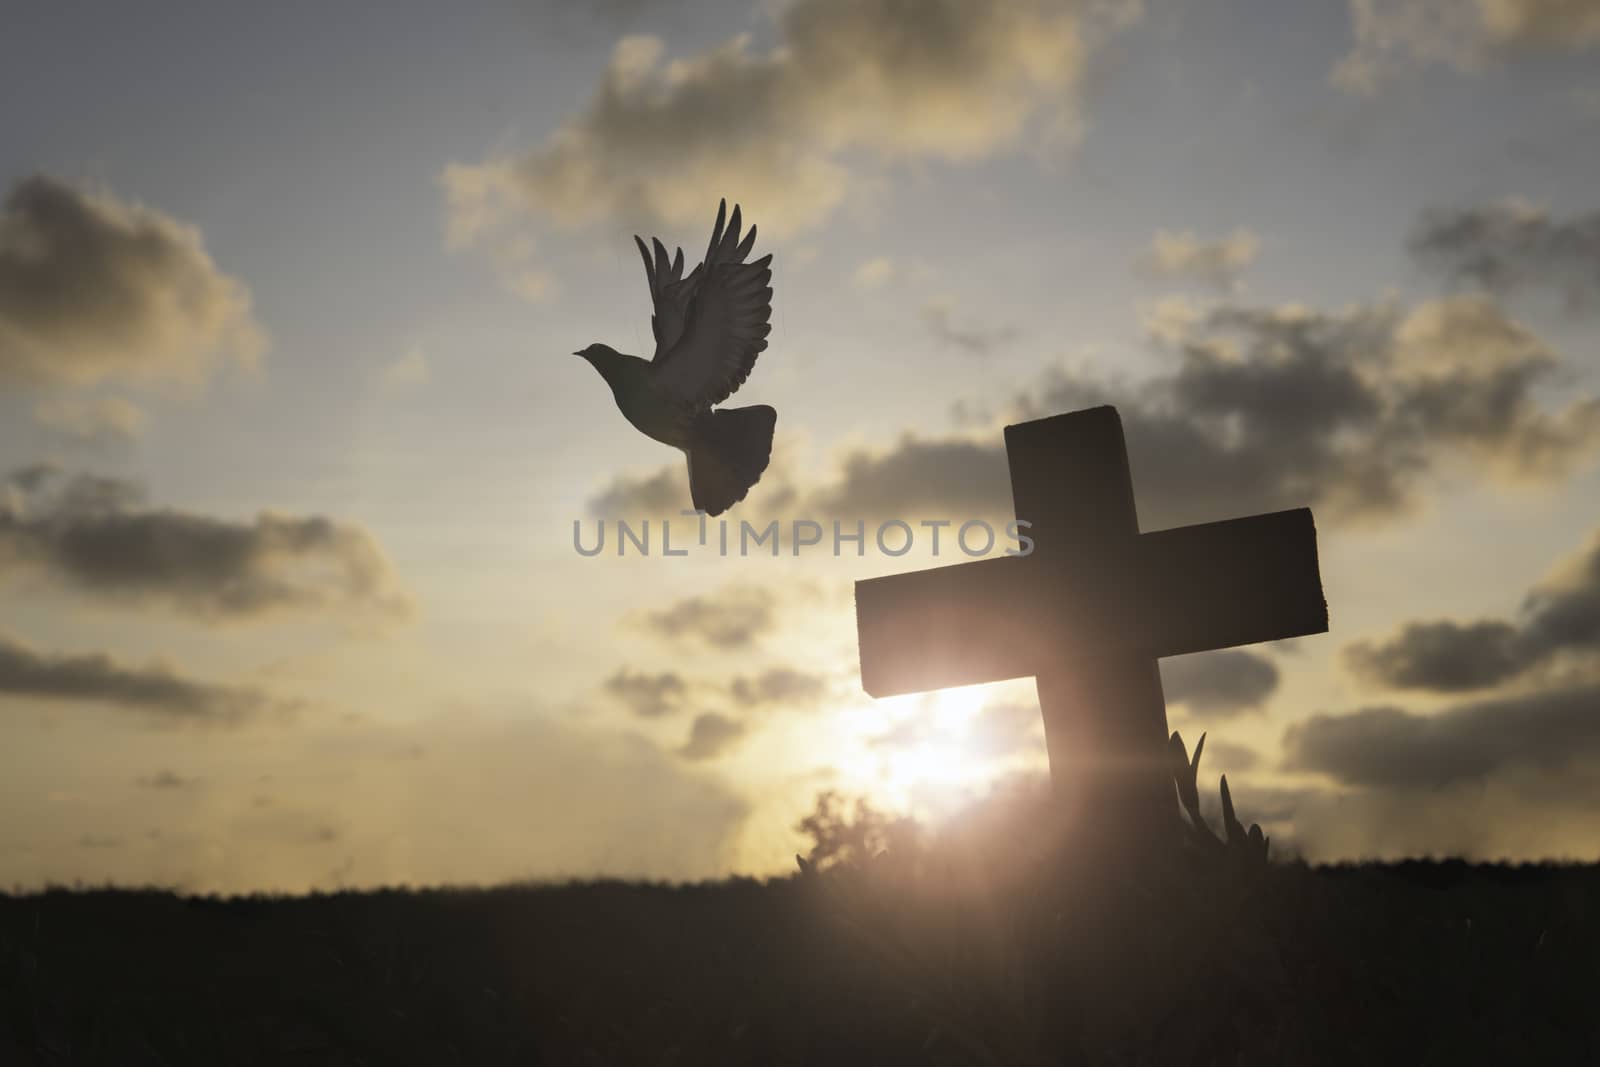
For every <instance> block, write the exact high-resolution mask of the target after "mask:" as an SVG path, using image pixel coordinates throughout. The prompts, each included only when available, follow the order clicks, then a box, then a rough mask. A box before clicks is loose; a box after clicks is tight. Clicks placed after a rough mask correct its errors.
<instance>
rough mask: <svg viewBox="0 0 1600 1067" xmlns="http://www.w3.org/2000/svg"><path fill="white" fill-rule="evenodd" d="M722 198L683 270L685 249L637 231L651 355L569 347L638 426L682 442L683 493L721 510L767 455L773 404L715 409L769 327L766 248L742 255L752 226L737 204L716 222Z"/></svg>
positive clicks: (746, 370) (756, 475)
mask: <svg viewBox="0 0 1600 1067" xmlns="http://www.w3.org/2000/svg"><path fill="white" fill-rule="evenodd" d="M727 209H728V202H727V201H726V200H723V201H722V202H721V204H720V205H719V206H718V207H717V224H716V226H715V227H714V228H713V229H712V231H711V244H710V245H709V246H707V248H706V258H705V261H704V262H702V263H701V264H700V265H699V266H698V267H696V268H695V269H694V270H693V272H691V273H690V275H689V276H688V277H687V278H685V277H684V276H683V249H682V248H680V249H678V254H677V255H676V256H675V257H673V258H672V259H671V260H668V258H667V250H666V247H665V246H663V245H662V243H661V241H660V239H658V238H651V244H652V245H653V246H654V248H655V257H654V259H652V258H651V255H650V251H649V250H648V249H646V248H645V245H644V242H643V241H642V240H640V239H639V238H638V236H635V237H634V239H633V241H634V243H635V244H637V245H638V246H639V254H640V255H641V256H643V257H644V270H645V275H646V277H647V278H648V279H649V281H650V299H651V302H652V303H653V304H654V307H655V313H654V314H653V315H651V316H650V328H651V331H652V332H653V333H654V334H655V339H656V350H655V355H654V356H653V357H652V358H651V359H650V360H649V361H646V360H643V359H640V358H639V357H638V356H630V355H626V354H624V353H622V352H618V351H617V350H616V349H614V348H612V347H610V346H609V345H603V344H600V343H598V342H596V343H595V344H592V345H590V346H589V347H588V348H585V349H583V350H581V351H579V352H575V353H573V354H574V355H578V356H582V357H583V358H584V359H586V360H588V361H589V363H590V364H591V365H593V367H594V369H595V370H597V371H599V372H600V376H601V377H602V378H604V379H605V380H606V384H607V385H609V386H610V387H611V394H612V396H614V397H615V398H616V401H617V407H618V408H620V409H621V411H622V415H623V417H624V418H626V419H627V420H628V421H629V422H631V423H632V424H633V426H634V428H635V429H637V430H638V431H639V432H640V433H643V434H644V435H645V436H647V437H651V438H654V439H655V440H657V441H660V442H661V443H662V444H665V445H671V446H672V447H674V448H677V449H680V450H682V451H683V452H684V453H685V455H687V456H688V459H689V495H690V497H691V498H692V499H693V501H694V506H695V508H696V509H698V510H701V511H704V512H705V513H706V514H708V515H720V514H722V513H723V512H724V511H726V510H728V509H729V508H730V507H732V506H733V505H734V504H737V503H738V502H739V501H741V500H743V499H744V498H745V494H746V493H748V492H749V491H750V487H751V486H752V485H755V484H756V482H757V481H759V480H760V479H761V474H762V472H763V471H765V470H766V469H767V462H768V460H770V459H771V457H772V428H773V426H774V425H775V424H776V422H777V419H778V413H777V412H776V411H774V410H773V409H772V408H770V407H768V406H767V405H765V404H756V405H753V406H751V407H742V408H722V409H719V410H715V411H713V410H712V408H713V407H714V406H715V405H717V404H720V403H722V402H723V401H724V400H726V399H728V397H729V396H731V395H732V394H733V393H734V392H735V391H736V390H737V389H738V388H739V386H741V385H743V384H744V380H745V379H746V378H748V377H749V376H750V368H751V367H753V366H755V362H756V356H758V355H760V354H761V352H762V351H764V350H765V349H766V347H767V334H768V333H769V332H770V331H771V329H772V326H771V324H770V323H769V321H768V320H769V319H770V318H771V317H772V288H771V286H770V285H768V284H767V283H768V282H770V281H771V280H772V268H771V267H770V266H769V264H771V262H772V255H771V254H770V253H769V254H767V255H765V256H762V257H761V258H760V259H758V260H756V261H755V262H754V263H746V262H745V261H744V258H745V256H747V255H749V253H750V247H751V245H753V244H755V240H756V228H755V227H754V226H751V227H750V232H749V233H748V234H746V235H745V237H744V239H743V240H740V238H739V205H738V204H735V205H734V206H733V217H732V218H730V219H727V222H728V226H727V229H723V220H724V218H725V217H726V214H727Z"/></svg>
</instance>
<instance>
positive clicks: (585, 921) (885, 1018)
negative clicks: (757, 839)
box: [0, 858, 1600, 1067]
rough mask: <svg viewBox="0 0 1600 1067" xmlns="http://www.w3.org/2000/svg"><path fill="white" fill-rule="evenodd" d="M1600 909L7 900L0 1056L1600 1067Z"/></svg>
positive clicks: (604, 887)
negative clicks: (1596, 1066)
mask: <svg viewBox="0 0 1600 1067" xmlns="http://www.w3.org/2000/svg"><path fill="white" fill-rule="evenodd" d="M971 873H972V872H971V871H967V872H966V874H968V875H970V874H971ZM1597 900H1600V868H1597V867H1593V866H1583V867H1579V866H1525V867H1493V866H1469V865H1466V864H1463V863H1459V862H1444V863H1420V862H1418V863H1406V864H1399V865H1390V866H1360V867H1331V868H1310V867H1307V866H1305V865H1303V864H1289V865H1278V864H1274V865H1271V866H1260V867H1257V868H1256V869H1253V870H1242V869H1240V868H1238V866H1237V865H1229V864H1226V863H1222V862H1220V861H1218V860H1216V859H1203V860H1202V859H1196V858H1190V859H1189V860H1186V861H1185V865H1184V866H1183V868H1182V869H1181V870H1177V869H1174V871H1173V872H1171V876H1170V877H1168V878H1166V879H1165V880H1161V881H1158V882H1155V883H1151V884H1148V885H1143V886H1137V887H1136V886H1131V885H1126V884H1124V885H1113V884H1110V883H1108V882H1104V881H1097V880H1096V879H1095V878H1094V877H1092V876H1091V875H1090V874H1087V873H1086V872H1082V871H1076V872H1074V871H1070V870H1067V869H1065V868H1063V867H1061V866H1059V865H1056V866H1045V867H1041V868H1036V869H1034V870H1033V871H1032V872H1030V874H1029V876H1028V877H1026V878H1018V879H1013V880H1011V881H1009V882H1007V883H1005V884H1000V883H996V882H988V883H986V882H985V880H984V879H983V878H982V877H978V878H976V879H974V878H971V877H963V876H962V872H960V871H955V870H949V869H947V870H942V871H941V870H938V869H935V868H932V867H929V866H927V865H920V866H912V865H906V864H894V863H892V862H890V861H889V860H888V859H882V860H879V861H878V862H876V863H871V862H869V863H865V864H847V863H842V864H839V865H837V866H835V867H834V868H833V869H831V870H828V871H818V870H815V869H813V870H812V871H810V872H809V873H805V874H801V875H797V876H795V877H793V878H789V879H782V880H774V881H770V882H766V883H761V882H756V881H750V880H735V881H731V882H725V883H719V884H707V885H698V886H683V887H671V886H664V885H647V884H622V883H591V884H570V885H563V886H548V887H514V888H504V889H490V890H481V891H478V890H468V891H456V890H452V891H421V892H407V891H399V890H390V891H380V892H370V893H340V894H334V895H325V896H311V897H301V898H264V897H256V898H234V899H196V898H180V897H177V896H173V895H170V894H165V893H160V892H141V891H122V890H98V891H64V890H58V891H51V892H47V893H43V894H38V895H29V896H9V897H0V1063H6V1064H19V1065H21V1064H34V1063H38V1064H54V1063H73V1064H117V1065H126V1067H132V1065H139V1064H174V1065H176V1064H205V1065H221V1064H256V1063H287V1064H330V1065H331V1064H374V1065H376V1064H428V1065H444V1064H474V1065H476V1064H484V1065H490V1064H520V1065H531V1064H591V1063H636V1064H710V1063H739V1064H744V1063H748V1064H802V1063H805V1064H810V1063H815V1064H851V1063H862V1064H897V1063H918V1064H920V1063H951V1064H955V1063H1005V1064H1010V1063H1041V1064H1042V1063H1052V1064H1055V1063H1140V1062H1146V1063H1162V1064H1186V1063H1196V1064H1200V1063H1204V1064H1224V1063H1227V1064H1234V1063H1252V1064H1253V1063H1260V1064H1277V1063H1330V1064H1331V1063H1341V1064H1348V1063H1364V1064H1374V1063H1396V1064H1407V1065H1412V1067H1418V1065H1423V1064H1452V1065H1453V1064H1463V1063H1545V1064H1556V1063H1560V1064H1578V1063H1596V1062H1600V1022H1597V1020H1600V1012H1597V1011H1596V1007H1595V1006H1596V1004H1597V1003H1600V933H1597V931H1600V924H1597V922H1596V902H1597Z"/></svg>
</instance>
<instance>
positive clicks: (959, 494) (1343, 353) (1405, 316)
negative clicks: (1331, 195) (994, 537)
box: [596, 295, 1600, 537]
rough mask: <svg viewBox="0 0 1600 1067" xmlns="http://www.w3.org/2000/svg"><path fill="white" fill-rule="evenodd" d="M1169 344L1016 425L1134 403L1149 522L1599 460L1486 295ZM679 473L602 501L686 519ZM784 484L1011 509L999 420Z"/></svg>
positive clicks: (1327, 503)
mask: <svg viewBox="0 0 1600 1067" xmlns="http://www.w3.org/2000/svg"><path fill="white" fill-rule="evenodd" d="M1152 340H1154V341H1155V342H1156V343H1157V344H1158V345H1159V346H1161V347H1162V348H1163V349H1164V350H1165V351H1166V353H1167V355H1168V356H1169V357H1170V358H1171V359H1172V360H1173V361H1174V364H1175V365H1174V367H1173V369H1172V370H1170V371H1169V372H1167V373H1165V374H1159V375H1156V376H1154V377H1151V378H1147V379H1143V380H1139V381H1131V382H1130V381H1126V380H1122V379H1116V378H1107V377H1098V376H1092V375H1089V374H1086V373H1083V372H1081V371H1076V370H1068V369H1064V368H1059V367H1058V368H1053V369H1051V370H1049V371H1047V372H1046V373H1045V374H1043V375H1042V376H1041V378H1040V379H1039V381H1038V382H1037V383H1035V384H1034V385H1033V386H1032V387H1031V388H1029V389H1028V390H1027V391H1026V392H1024V393H1022V394H1020V395H1018V396H1017V397H1015V398H1014V400H1013V402H1012V404H1011V406H1010V411H1009V417H1008V419H1007V421H1021V420H1025V419H1033V418H1041V417H1044V416H1047V415H1055V414H1059V413H1061V412H1064V411H1074V410H1078V409H1081V408H1086V407H1093V406H1095V405H1099V404H1113V405H1115V406H1116V407H1117V409H1118V411H1119V413H1120V414H1121V417H1122V424H1123V429H1124V432H1125V436H1126V438H1127V442H1128V454H1129V463H1130V466H1131V467H1132V472H1133V478H1134V485H1135V488H1136V490H1137V494H1138V509H1139V514H1140V518H1141V525H1142V526H1143V527H1144V528H1145V529H1149V530H1155V529H1163V528H1166V527H1171V526H1179V525H1184V524H1186V523H1194V522H1209V521H1215V520H1219V519H1228V518H1234V517H1236V516H1239V515H1248V514H1253V513H1258V512H1267V511H1278V510H1282V509H1285V508H1293V507H1302V506H1307V505H1310V506H1312V507H1315V508H1316V509H1317V518H1318V520H1319V522H1323V523H1335V524H1336V523H1357V522H1377V521H1385V520H1393V519H1396V518H1398V517H1401V516H1404V515H1406V514H1407V513H1409V512H1410V511H1412V510H1413V509H1414V508H1416V507H1417V506H1418V505H1420V504H1421V503H1422V502H1423V501H1424V499H1425V496H1424V489H1425V487H1426V486H1427V485H1428V484H1429V482H1430V481H1435V482H1436V481H1437V480H1438V477H1439V476H1440V475H1441V474H1446V473H1451V474H1453V473H1456V472H1465V473H1468V474H1472V475H1477V476H1480V477H1484V478H1489V479H1494V480H1497V481H1500V482H1509V483H1529V482H1539V481H1549V480H1552V479H1556V478H1559V477H1562V476H1564V475H1565V474H1566V473H1567V472H1569V471H1570V470H1571V469H1572V468H1573V467H1574V466H1575V465H1577V464H1578V463H1580V462H1583V461H1586V460H1588V459H1590V458H1591V457H1592V456H1593V455H1594V453H1595V452H1596V451H1597V450H1600V397H1594V396H1587V395H1581V394H1580V395H1578V396H1576V397H1573V398H1571V399H1569V400H1568V401H1567V402H1566V404H1565V406H1564V407H1557V408H1554V409H1553V410H1552V409H1551V408H1550V407H1549V406H1547V405H1546V404H1545V403H1542V402H1541V401H1540V400H1538V399H1536V397H1537V396H1538V395H1539V393H1540V391H1541V389H1542V387H1543V386H1544V385H1546V384H1547V383H1549V382H1551V381H1553V380H1556V379H1557V378H1558V377H1559V375H1560V372H1561V370H1562V364H1561V362H1560V360H1559V359H1558V358H1557V356H1556V355H1555V353H1554V352H1552V351H1551V350H1550V349H1549V348H1547V347H1546V346H1545V345H1544V344H1543V343H1542V342H1541V341H1540V340H1539V339H1538V338H1537V337H1535V336H1534V335H1533V334H1531V333H1529V332H1528V331H1527V330H1526V329H1524V328H1523V327H1522V326H1521V325H1520V324H1519V323H1517V322H1516V321H1515V320H1513V319H1511V318H1509V317H1508V316H1507V315H1506V313H1505V312H1504V310H1503V309H1502V308H1501V307H1500V306H1499V305H1498V304H1497V303H1496V302H1495V301H1494V300H1492V299H1490V298H1488V297H1485V296H1482V295H1471V296H1454V297H1449V298H1445V299H1440V300H1433V301H1428V302H1425V303H1422V304H1419V305H1417V306H1415V307H1413V308H1409V309H1406V308H1403V307H1400V306H1399V305H1397V304H1394V303H1388V302H1384V303H1378V304H1373V305H1366V306H1356V307H1352V308H1347V309H1345V310H1342V311H1338V312H1319V311H1314V310H1311V309H1307V308H1303V307H1297V306H1284V307H1275V308H1261V307H1250V306H1245V305H1240V304H1231V303H1225V304H1222V305H1220V306H1217V307H1215V308H1212V309H1210V310H1209V311H1205V312H1200V311H1194V310H1189V309H1184V308H1174V307H1172V306H1169V307H1168V308H1166V309H1165V310H1164V312H1163V313H1162V314H1161V315H1160V316H1159V317H1158V319H1157V320H1156V321H1155V322H1153V324H1152ZM680 468H681V464H678V465H671V466H668V467H664V468H662V470H661V471H660V472H658V473H657V474H656V475H654V476H652V477H650V478H648V479H643V480H640V481H638V482H635V483H629V484H628V485H623V484H620V483H619V484H615V485H613V486H612V487H611V488H610V489H608V490H607V491H606V492H605V493H604V494H602V497H601V498H599V499H603V500H605V501H607V502H608V503H609V505H611V506H613V507H618V508H620V510H622V511H624V512H626V513H629V514H639V513H640V510H641V509H643V508H645V507H647V506H655V507H656V508H657V509H658V510H657V513H658V514H667V515H672V514H676V511H677V509H678V508H679V507H681V503H680V502H681V500H683V499H686V497H684V496H682V495H681V494H683V493H686V492H687V489H686V488H681V489H678V490H674V491H673V492H674V495H673V496H672V497H671V504H670V509H669V507H667V506H665V505H666V503H667V502H666V501H657V500H656V499H655V497H656V494H657V491H658V488H664V487H665V486H667V485H679V484H680V482H681V479H682V477H683V476H682V472H681V469H680ZM768 477H769V479H770V480H771V481H772V483H773V484H772V485H771V487H770V489H768V492H769V493H770V494H771V495H770V497H769V499H772V500H782V501H783V510H784V514H785V515H786V516H802V517H813V518H816V519H818V520H820V521H823V522H827V521H829V520H830V519H833V518H839V519H841V520H851V521H853V520H855V519H858V518H859V519H863V520H866V521H869V522H872V521H879V520H883V519H889V518H897V519H902V520H905V521H916V520H920V519H925V518H926V519H937V518H950V517H953V516H959V517H960V518H961V519H963V520H965V519H966V518H974V517H982V518H987V519H989V520H990V521H993V522H1000V523H1003V522H1004V521H1006V520H1007V519H1008V518H1009V517H1010V515H1011V513H1012V512H1011V482H1010V474H1009V471H1008V467H1007V464H1006V456H1005V445H1004V442H1003V440H1002V439H1001V435H1000V433H999V432H998V431H997V430H996V429H993V428H990V429H986V430H984V431H982V435H981V436H976V437H975V436H972V435H971V433H970V432H969V433H963V434H960V435H956V436H948V437H928V436H921V435H917V434H910V433H908V434H905V435H903V436H902V437H901V438H900V439H899V440H898V441H896V442H895V443H894V444H892V445H890V446H888V447H886V448H871V447H865V448H855V449H852V450H850V451H848V452H846V453H845V454H844V455H842V456H841V457H839V460H838V463H837V466H836V470H835V473H834V474H833V475H832V476H831V477H829V478H825V479H824V480H823V481H821V482H820V483H819V484H811V485H796V484H792V483H785V481H784V479H783V475H782V474H781V473H777V474H771V475H769V476H768ZM763 485H764V487H765V486H766V481H764V482H763ZM624 502H625V503H626V505H627V506H626V507H622V504H623V503H624ZM756 504H757V506H759V501H757V502H756ZM596 510H599V509H596ZM763 517H765V516H763ZM751 521H752V522H754V521H756V520H755V519H753V518H752V520H751ZM996 529H997V531H998V530H999V527H998V526H997V527H996ZM922 533H926V531H922ZM949 534H950V531H948V530H946V531H945V536H947V537H948V536H949Z"/></svg>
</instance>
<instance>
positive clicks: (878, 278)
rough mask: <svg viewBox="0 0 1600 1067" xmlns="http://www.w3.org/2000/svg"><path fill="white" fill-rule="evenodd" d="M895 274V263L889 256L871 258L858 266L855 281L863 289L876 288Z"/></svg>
mask: <svg viewBox="0 0 1600 1067" xmlns="http://www.w3.org/2000/svg"><path fill="white" fill-rule="evenodd" d="M894 275H895V268H894V263H893V262H892V261H891V260H890V259H889V258H888V257H887V256H878V257H877V258H876V259H869V260H866V261H865V262H863V263H862V264H861V265H860V266H858V267H856V272H855V274H854V276H853V277H854V279H855V283H856V284H857V285H859V286H860V287H861V288H863V289H876V288H878V287H879V286H881V285H883V284H885V283H887V282H888V281H890V280H891V279H892V278H894Z"/></svg>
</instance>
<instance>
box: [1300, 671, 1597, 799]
mask: <svg viewBox="0 0 1600 1067" xmlns="http://www.w3.org/2000/svg"><path fill="white" fill-rule="evenodd" d="M1283 747H1284V752H1285V763H1284V765H1285V767H1286V768H1287V769H1290V770H1303V771H1314V772H1317V773H1320V774H1325V775H1328V776H1329V777H1331V778H1333V779H1334V780H1335V781H1338V782H1340V783H1343V784H1346V785H1358V786H1386V787H1399V786H1405V787H1438V786H1444V785H1452V784H1456V783H1461V782H1467V781H1479V780H1482V779H1484V778H1486V777H1488V776H1490V775H1492V774H1494V773H1496V772H1498V771H1501V770H1503V769H1506V768H1511V767H1515V766H1531V767H1535V768H1546V769H1552V768H1558V767H1562V766H1564V765H1566V764H1568V763H1570V762H1574V761H1593V760H1594V759H1595V758H1596V757H1597V756H1600V686H1596V685H1586V686H1578V687H1573V688H1566V689H1555V690H1549V691H1546V692H1542V693H1536V694H1533V695H1530V696H1522V697H1512V698H1506V699H1497V700H1488V701H1483V702H1480V703H1475V704H1467V705H1464V706H1460V707H1456V708H1451V709H1448V710H1446V711H1442V712H1438V713H1436V714H1431V715H1419V714H1416V713H1414V712H1410V711H1406V710H1404V709H1401V708H1396V707H1374V708H1363V709H1361V710H1359V711H1353V712H1348V713H1344V714H1338V715H1329V714H1320V715H1314V716H1312V717H1311V718H1310V719H1308V720H1306V721H1305V722H1303V723H1297V724H1295V725H1293V726H1291V727H1289V728H1288V730H1286V731H1285V733H1284V737H1283Z"/></svg>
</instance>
